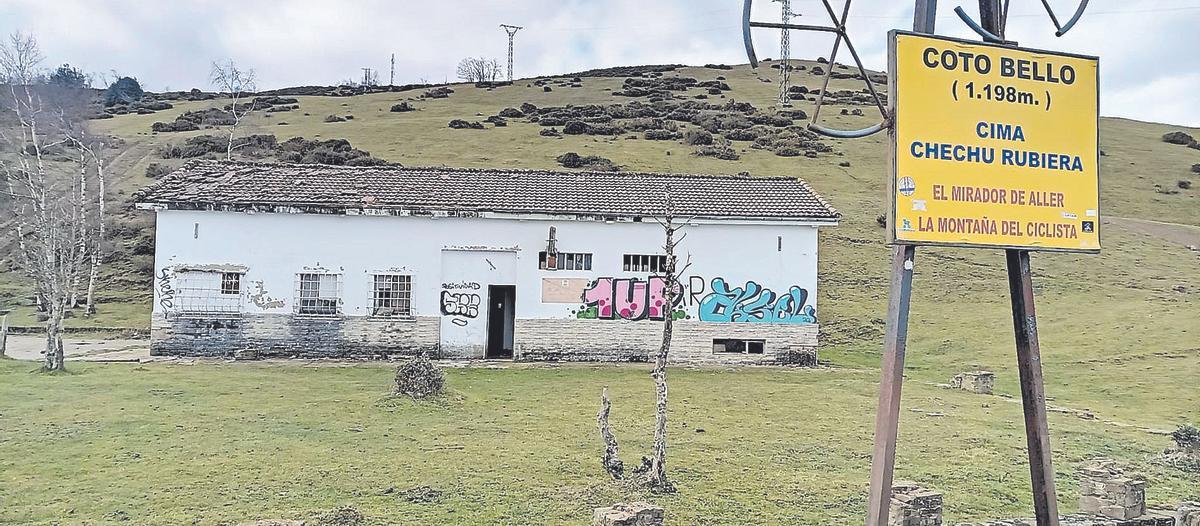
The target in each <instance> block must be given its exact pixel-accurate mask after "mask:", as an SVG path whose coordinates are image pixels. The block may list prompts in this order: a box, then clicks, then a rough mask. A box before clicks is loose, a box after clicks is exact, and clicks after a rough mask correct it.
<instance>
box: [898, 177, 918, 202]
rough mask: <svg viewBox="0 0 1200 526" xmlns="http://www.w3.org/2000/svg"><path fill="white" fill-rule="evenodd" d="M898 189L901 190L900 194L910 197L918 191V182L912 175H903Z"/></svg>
mask: <svg viewBox="0 0 1200 526" xmlns="http://www.w3.org/2000/svg"><path fill="white" fill-rule="evenodd" d="M896 190H897V191H899V192H900V195H903V196H905V197H908V196H910V195H913V193H915V192H916V191H917V182H916V181H914V180H913V178H912V177H901V178H900V183H899V185H898V186H897V187H896Z"/></svg>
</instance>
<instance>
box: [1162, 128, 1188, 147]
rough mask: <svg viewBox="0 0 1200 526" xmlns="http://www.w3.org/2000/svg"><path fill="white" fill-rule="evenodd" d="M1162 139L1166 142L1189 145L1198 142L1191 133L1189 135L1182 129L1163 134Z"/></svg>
mask: <svg viewBox="0 0 1200 526" xmlns="http://www.w3.org/2000/svg"><path fill="white" fill-rule="evenodd" d="M1162 140H1163V142H1166V143H1171V144H1183V145H1188V144H1192V143H1194V142H1196V139H1195V138H1193V137H1192V136H1191V135H1188V134H1186V133H1184V132H1181V131H1173V132H1170V133H1165V134H1163V136H1162Z"/></svg>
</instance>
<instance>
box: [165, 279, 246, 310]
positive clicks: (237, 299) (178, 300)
mask: <svg viewBox="0 0 1200 526" xmlns="http://www.w3.org/2000/svg"><path fill="white" fill-rule="evenodd" d="M241 281H242V274H241V273H240V272H213V271H201V270H181V271H179V272H177V273H176V274H175V304H176V305H177V306H178V309H179V312H180V313H181V314H225V315H236V314H241V312H242V291H241Z"/></svg>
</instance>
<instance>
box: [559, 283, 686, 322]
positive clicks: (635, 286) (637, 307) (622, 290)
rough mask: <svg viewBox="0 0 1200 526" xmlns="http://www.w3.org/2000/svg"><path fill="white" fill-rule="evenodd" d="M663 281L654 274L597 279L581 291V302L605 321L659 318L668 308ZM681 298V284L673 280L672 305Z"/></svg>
mask: <svg viewBox="0 0 1200 526" xmlns="http://www.w3.org/2000/svg"><path fill="white" fill-rule="evenodd" d="M666 288H667V287H666V280H665V279H663V278H661V277H658V276H655V277H651V278H649V279H648V280H643V279H640V278H599V279H597V280H596V281H595V282H593V283H592V286H591V287H588V289H587V290H585V291H583V303H584V304H585V305H587V306H590V307H595V308H596V317H597V318H601V319H606V320H611V319H623V320H642V319H646V318H649V319H652V320H661V319H663V317H664V316H666V315H667V314H668V313H669V311H670V309H668V308H667V305H666ZM682 301H683V287H681V286H680V285H679V283H675V304H679V303H681V302H682Z"/></svg>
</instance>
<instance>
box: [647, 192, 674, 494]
mask: <svg viewBox="0 0 1200 526" xmlns="http://www.w3.org/2000/svg"><path fill="white" fill-rule="evenodd" d="M666 202H667V210H666V214H664V215H665V216H666V217H665V218H664V219H665V222H664V224H663V227H664V229H665V230H666V237H667V240H666V243H665V244H664V245H663V252H665V253H666V256H667V258H666V268H664V269H663V270H664V276H663V279H664V280H665V281H666V286H665V287H663V306H662V309H663V333H662V347H661V348H659V350H658V356H656V357H655V358H654V371H653V372H652V373H651V376H652V377H653V378H654V391H655V393H656V394H657V395H658V402H657V404H656V405H655V411H654V453H653V456H652V457H651V458H650V470H649V472H648V473H646V481H647V483H648V484H649V485H650V486H651V487H652V488H655V489H658V490H660V491H673V490H674V488H673V487H672V485H671V483H670V482H669V481H668V480H667V354H668V353H669V352H670V351H671V331H672V325H673V323H674V321H675V312H674V305H675V281H676V277H675V274H676V266H675V264H676V261H677V260H676V258H675V224H674V206H673V203H672V201H671V191H670V188H669V187H668V188H667V194H666Z"/></svg>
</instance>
